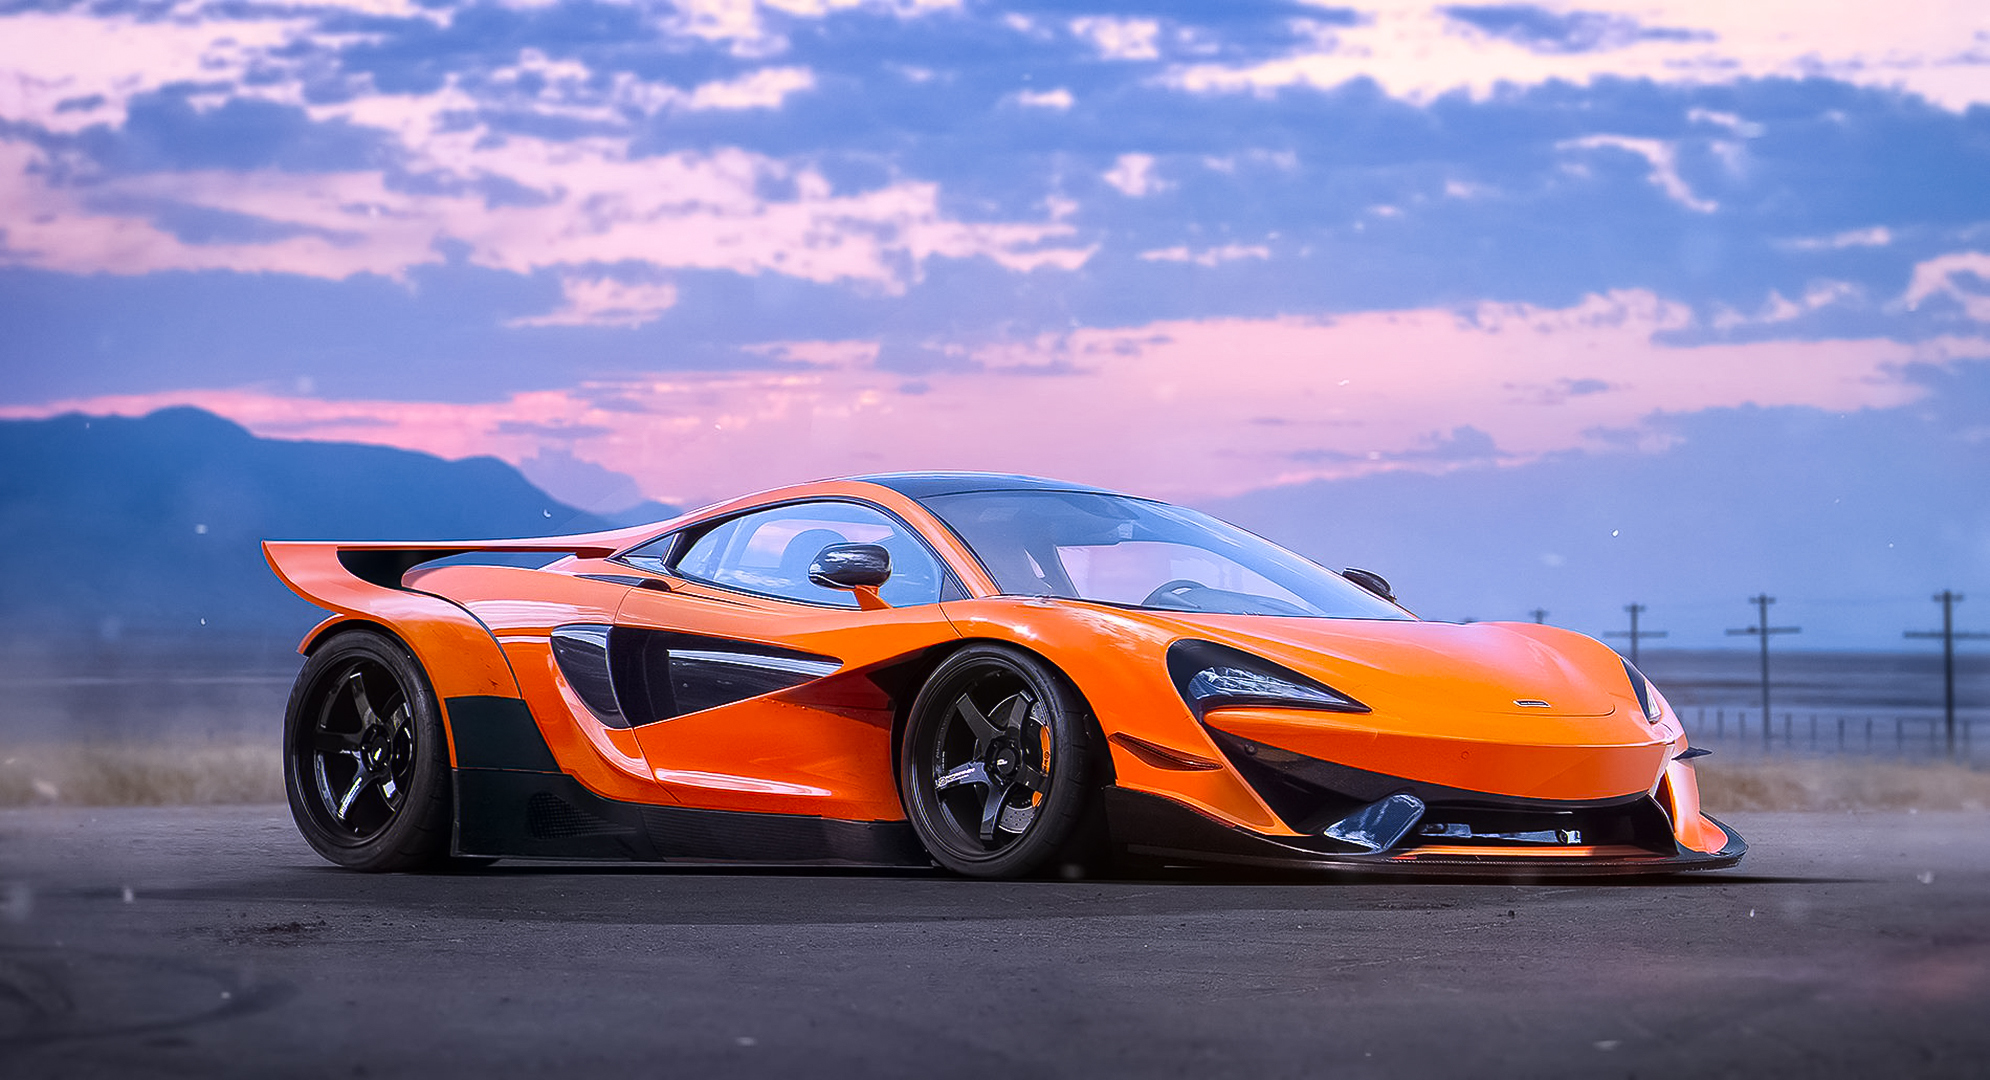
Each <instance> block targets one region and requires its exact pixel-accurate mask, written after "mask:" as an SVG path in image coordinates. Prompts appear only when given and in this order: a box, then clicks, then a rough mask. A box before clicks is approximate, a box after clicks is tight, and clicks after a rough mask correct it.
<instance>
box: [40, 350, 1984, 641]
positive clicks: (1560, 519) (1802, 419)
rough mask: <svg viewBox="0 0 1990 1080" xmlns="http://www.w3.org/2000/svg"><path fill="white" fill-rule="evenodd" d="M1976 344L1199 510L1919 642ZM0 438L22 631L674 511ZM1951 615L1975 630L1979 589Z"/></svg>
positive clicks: (1358, 552)
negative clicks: (1844, 381) (1803, 390)
mask: <svg viewBox="0 0 1990 1080" xmlns="http://www.w3.org/2000/svg"><path fill="white" fill-rule="evenodd" d="M1981 367H1982V368H1983V370H1977V369H1976V368H1971V369H1970V370H1969V371H1967V372H1966V373H1963V374H1958V375H1955V376H1950V377H1947V378H1948V379H1949V383H1950V384H1949V385H1942V386H1938V387H1933V388H1931V389H1933V390H1936V391H1937V392H1935V393H1931V394H1930V395H1929V396H1928V397H1927V398H1926V399H1924V401H1923V402H1922V403H1921V404H1920V405H1917V406H1912V407H1902V408H1894V409H1885V410H1866V411H1862V412H1855V413H1824V412H1820V411H1818V410H1814V409H1803V408H1780V409H1763V408H1756V407H1744V408H1739V409H1726V410H1712V411H1707V412H1701V413H1694V414H1691V415H1688V416H1681V417H1674V418H1670V419H1662V421H1661V423H1660V426H1659V434H1660V435H1661V436H1662V438H1663V439H1664V440H1665V441H1666V442H1667V443H1669V445H1668V446H1667V447H1666V448H1664V449H1660V450H1656V451H1650V450H1646V451H1633V450H1629V449H1627V450H1625V451H1622V452H1614V453H1572V454H1564V455H1559V456H1556V457H1553V458H1550V459H1547V460H1543V461H1538V462H1535V463H1532V464H1526V465H1518V466H1514V465H1493V464H1490V463H1488V462H1485V461H1474V460H1469V459H1468V460H1464V461H1462V462H1459V463H1455V465H1454V466H1453V467H1450V468H1449V469H1448V471H1442V472H1436V473H1431V472H1413V471H1394V472H1385V473H1378V474H1374V475H1370V476H1366V477H1361V478H1357V479H1349V480H1338V481H1321V482H1315V483H1309V484H1302V485H1287V486H1282V487H1276V488H1267V489H1261V490H1258V491H1254V492H1249V493H1246V494H1244V495H1240V496H1235V497H1231V498H1224V499H1213V500H1203V501H1202V502H1201V503H1200V507H1201V508H1202V509H1205V510H1209V511H1211V512H1213V513H1215V514H1217V515H1218V516H1220V517H1223V518H1226V519H1228V520H1231V521H1234V522H1236V523H1238V524H1240V525H1243V526H1244V527H1246V528H1250V529H1253V530H1255V531H1257V532H1259V533H1262V534H1264V535H1266V536H1269V537H1271V538H1272V539H1274V540H1277V541H1279V542H1280V543H1283V544H1285V545H1287V546H1289V547H1292V548H1294V549H1295V550H1297V551H1299V552H1301V553H1302V554H1306V555H1308V556H1310V557H1313V558H1315V559H1317V560H1319V561H1321V562H1323V563H1326V564H1327V565H1330V566H1333V567H1336V568H1339V567H1343V566H1360V567H1364V568H1367V569H1371V570H1375V571H1378V572H1380V573H1382V574H1383V575H1385V576H1386V577H1388V578H1389V579H1390V580H1391V581H1392V582H1393V583H1394V584H1395V587H1396V592H1397V594H1398V595H1399V596H1400V597H1401V598H1402V600H1403V602H1404V603H1406V604H1407V605H1408V606H1410V608H1411V609H1412V610H1415V611H1417V612H1419V613H1420V614H1422V615H1424V616H1425V617H1429V618H1438V619H1446V620H1471V619H1486V620H1492V619H1507V620H1523V619H1528V618H1530V617H1535V615H1536V614H1537V612H1538V614H1539V617H1540V618H1542V619H1544V620H1545V621H1548V622H1552V623H1555V624H1558V625H1563V626H1569V627H1572V628H1575V629H1578V630H1582V631H1584V632H1587V633H1592V634H1602V633H1607V632H1610V631H1621V630H1622V629H1623V628H1624V626H1625V624H1626V615H1625V613H1624V610H1623V609H1624V607H1625V606H1626V605H1628V604H1631V603H1639V604H1642V605H1645V607H1646V610H1645V611H1644V613H1643V615H1644V620H1643V628H1645V629H1648V630H1663V631H1665V632H1666V633H1667V635H1668V636H1667V637H1666V638H1664V639H1659V640H1658V641H1656V642H1654V643H1646V645H1645V647H1646V648H1651V647H1653V644H1658V645H1663V646H1667V647H1674V648H1710V647H1711V648H1722V647H1735V648H1742V647H1752V645H1751V643H1752V639H1738V638H1736V637H1734V636H1730V635H1728V634H1727V631H1728V630H1731V629H1745V628H1747V627H1749V626H1752V625H1755V622H1756V616H1757V614H1758V611H1759V609H1758V608H1757V607H1755V606H1754V605H1752V604H1751V603H1749V598H1750V597H1752V596H1755V595H1757V594H1761V593H1767V594H1769V595H1772V596H1774V597H1775V598H1776V600H1777V603H1776V606H1774V607H1773V608H1772V609H1771V610H1770V621H1771V624H1772V625H1776V626H1782V625H1789V626H1796V627H1800V628H1801V631H1802V632H1801V633H1800V634H1795V635H1790V636H1786V637H1779V638H1778V639H1777V643H1776V644H1777V648H1786V647H1794V648H1807V649H1819V648H1839V649H1886V650H1907V651H1918V650H1919V649H1921V648H1923V647H1924V646H1922V645H1920V644H1910V643H1907V642H1904V641H1903V640H1902V639H1901V636H1900V635H1901V632H1902V631H1903V630H1907V629H1917V630H1925V629H1930V628H1936V627H1939V626H1940V612H1939V609H1937V608H1936V607H1935V606H1934V605H1932V604H1931V603H1930V602H1929V598H1930V595H1931V594H1932V593H1933V592H1935V591H1938V590H1940V589H1944V588H1953V589H1956V590H1958V591H1960V592H1963V593H1968V592H1969V591H1970V589H1971V587H1972V586H1975V587H1977V591H1978V592H1979V593H1980V594H1981V597H1982V599H1981V604H1982V606H1983V607H1985V608H1990V485H1987V484H1985V483H1984V480H1985V478H1986V477H1990V429H1985V428H1983V427H1981V426H1980V424H1979V425H1977V426H1974V427H1972V426H1971V425H1968V424H1962V425H1958V424H1956V423H1955V422H1954V421H1955V420H1956V417H1954V416H1945V415H1939V414H1940V413H1941V412H1942V411H1943V410H1972V409H1977V408H1979V407H1980V406H1982V405H1983V404H1984V403H1985V402H1990V365H1985V366H1981ZM1957 430H1961V431H1963V432H1964V434H1963V435H1961V436H1957V435H1955V434H1953V432H1955V431H1957ZM1970 432H1975V435H1971V434H1969V433H1970ZM1472 441H1473V440H1472V439H1471V438H1470V433H1465V434H1464V435H1460V436H1457V437H1455V438H1453V439H1452V442H1453V443H1454V444H1457V445H1466V446H1469V445H1471V444H1472ZM1874 446H1884V447H1887V448H1888V452H1887V453H1885V454H1884V455H1878V456H1876V455H1874V454H1873V453H1872V452H1871V449H1870V448H1872V447H1874ZM0 461H4V462H5V463H6V466H7V467H6V468H5V469H4V470H0V614H4V615H5V616H6V617H7V620H8V626H9V633H10V634H12V635H15V636H17V637H18V636H20V635H29V636H56V637H65V638H67V637H77V636H84V637H89V638H95V639H99V640H114V639H117V638H119V637H120V636H123V635H147V636H154V637H157V636H160V635H196V634H206V635H211V636H215V637H221V636H226V635H238V634H255V635H262V636H268V635H272V634H274V635H277V636H283V635H288V634H290V633H292V632H295V631H301V630H302V629H303V628H305V627H307V626H309V625H310V624H311V622H312V621H314V620H315V618H316V609H314V608H311V607H309V606H308V605H306V604H304V603H303V602H302V601H300V600H298V599H297V598H295V597H294V596H292V595H291V594H290V592H289V591H288V590H287V589H285V588H284V587H283V585H282V584H281V583H280V582H278V581H277V579H276V578H275V576H274V575H272V574H271V573H270V571H269V569H268V567H267V566H266V565H265V564H264V562H263V559H262V555H261V551H260V549H259V547H258V543H259V541H261V540H263V539H266V538H297V539H383V538H389V539H406V540H441V539H466V538H477V537H490V536H527V535H550V534H558V533H569V532H581V531H587V530H592V529H599V528H607V527H610V526H612V525H619V524H629V523H633V522H636V521H643V520H662V519H664V518H667V517H670V516H672V515H673V514H674V513H675V512H676V511H675V510H674V509H673V508H671V507H667V506H662V505H659V504H656V503H645V504H641V505H638V506H635V507H632V508H629V509H627V510H625V511H622V512H619V513H616V514H613V515H602V514H598V513H588V512H586V511H583V510H579V509H576V508H574V507H572V506H569V505H567V504H565V503H562V502H560V501H558V500H556V499H554V498H552V497H551V496H549V495H547V494H546V493H545V492H544V491H542V490H541V489H540V488H539V487H536V486H534V485H533V483H531V482H530V481H529V480H527V479H526V477H525V476H524V475H523V474H521V473H520V471H519V470H518V469H516V468H513V467H512V466H510V465H508V464H506V463H504V462H502V461H499V460H497V459H495V458H469V459H465V460H460V461H446V460H443V459H441V458H437V457H433V456H430V455H427V454H421V453H415V452H412V451H406V450H398V449H392V448H387V447H379V446H365V445H355V444H345V443H322V442H304V441H291V440H281V439H269V438H259V437H257V436H255V435H252V434H250V433H249V432H248V431H247V430H245V429H243V428H242V427H240V426H238V425H236V424H234V423H232V422H230V421H227V420H224V419H222V418H220V417H217V416H215V415H213V414H210V413H206V412H203V411H200V410H197V409H192V408H173V409H165V410H162V411H159V412H155V413H152V414H151V415H149V416H145V417H140V418H123V417H104V416H83V415H73V414H72V415H64V416H57V417H53V418H49V419H38V420H9V421H0ZM609 475H611V476H612V475H613V474H609ZM1930 490H1934V491H1940V492H1944V493H1946V494H1945V496H1944V497H1942V498H1938V499H1929V498H1926V497H1925V496H1923V495H1922V494H1920V493H1922V492H1926V491H1930ZM1957 613H1958V620H1957V621H1958V625H1959V626H1960V627H1963V628H1970V627H1990V611H1986V612H1985V614H1984V616H1983V617H1982V618H1979V619H1973V620H1972V615H1973V614H1974V610H1973V609H1971V608H1970V607H1969V606H1968V605H1966V604H1965V605H1963V606H1961V607H1959V608H1958V609H1957ZM1618 644H1620V645H1621V644H1625V643H1624V642H1622V641H1618Z"/></svg>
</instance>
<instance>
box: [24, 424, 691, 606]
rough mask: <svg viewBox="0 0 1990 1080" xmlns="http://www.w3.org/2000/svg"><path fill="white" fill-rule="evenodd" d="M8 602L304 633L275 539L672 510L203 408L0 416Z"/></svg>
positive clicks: (448, 532)
mask: <svg viewBox="0 0 1990 1080" xmlns="http://www.w3.org/2000/svg"><path fill="white" fill-rule="evenodd" d="M0 461H4V462H6V468H5V469H4V470H0V612H4V613H5V615H6V616H7V620H8V624H9V631H10V632H11V633H13V634H16V635H21V634H26V635H36V636H47V635H53V636H57V637H72V636H76V635H87V636H92V637H96V638H100V639H107V640H114V639H117V638H119V637H122V636H125V635H140V636H154V637H156V636H160V635H189V636H190V635H201V634H205V635H208V636H212V637H216V638H220V637H235V636H240V635H244V634H266V633H269V632H277V631H280V632H285V633H287V632H289V631H298V632H301V631H302V630H303V629H304V628H306V627H309V626H310V625H311V624H312V622H314V621H316V619H317V617H318V616H319V614H320V613H318V611H317V609H316V608H313V607H311V606H310V605H307V604H305V603H304V602H303V601H301V600H299V599H297V598H296V597H295V596H293V595H292V594H291V593H290V591H289V590H288V589H286V588H285V587H284V586H283V584H282V583H281V582H280V581H278V580H277V578H276V576H275V575H274V574H272V573H271V572H270V569H269V567H268V566H267V565H266V564H265V563H264V562H263V557H262V550H261V548H260V546H259V545H260V542H261V541H262V540H264V539H270V538H285V539H319V540H360V539H396V540H446V539H472V538H480V537H493V536H534V535H552V534H558V533H571V532H585V531H589V530H593V529H603V528H609V527H611V526H613V525H618V524H627V523H629V522H631V521H635V520H660V519H662V518H667V517H670V516H671V515H672V514H673V513H675V511H674V510H672V509H671V508H670V507H667V506H660V505H658V504H654V503H649V504H644V505H641V506H637V507H633V508H631V509H629V510H628V511H626V512H625V513H623V514H619V515H616V516H615V517H614V518H608V517H603V516H599V515H596V514H590V513H585V512H583V511H580V510H576V509H574V508H573V507H571V506H567V505H565V504H563V503H560V502H558V501H556V500H554V499H552V498H551V497H549V496H548V495H546V494H545V493H544V492H543V491H541V490H540V489H539V488H537V487H535V486H533V485H532V484H531V483H530V482H528V481H527V480H526V479H525V478H524V477H523V476H522V475H520V473H519V471H518V470H517V469H515V468H513V467H512V466H510V465H507V464H505V463H504V462H502V461H499V460H497V459H496V458H488V457H478V458H468V459H464V460H461V461H445V460H443V459H441V458H438V457H434V456H431V455H428V454H421V453H414V452H411V451H407V450H397V449H392V448H388V447H380V446H361V445H354V444H347V443H321V442H296V441H287V440H280V439H265V438H258V437H256V436H254V435H252V434H250V433H249V432H248V431H247V430H245V429H243V428H242V427H240V426H238V425H236V424H234V423H231V422H230V421H227V420H224V419H222V418H221V417H218V416H215V415H213V414H212V413H208V412H204V411H201V410H199V409H192V408H173V409H163V410H160V411H158V412H155V413H152V414H150V415H148V416H144V417H140V418H126V417H115V416H111V417H105V416H82V415H75V414H71V415H64V416H57V417H52V418H49V419H44V420H11V421H4V422H0Z"/></svg>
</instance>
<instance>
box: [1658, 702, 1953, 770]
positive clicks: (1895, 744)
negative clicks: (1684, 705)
mask: <svg viewBox="0 0 1990 1080" xmlns="http://www.w3.org/2000/svg"><path fill="white" fill-rule="evenodd" d="M1679 712H1680V719H1681V720H1683V721H1685V722H1686V737H1687V739H1688V740H1689V741H1690V742H1692V743H1693V744H1694V745H1696V746H1705V747H1707V748H1709V749H1714V750H1719V751H1721V752H1722V753H1724V754H1731V755H1735V756H1742V757H1749V756H1775V755H1788V756H1800V755H1804V756H1807V755H1854V756H1864V757H1878V758H1890V759H1895V760H1904V761H1938V760H1947V759H1951V758H1952V759H1954V760H1956V761H1959V762H1963V763H1965V764H1969V765H1972V766H1990V745H1986V743H1990V730H1986V731H1985V733H1984V735H1982V736H1978V735H1976V734H1975V733H1974V730H1973V729H1974V728H1975V726H1976V725H1977V724H1978V723H1982V722H1985V721H1984V718H1982V717H1972V716H1957V717H1956V719H1955V730H1954V733H1953V745H1951V734H1950V731H1949V727H1948V723H1947V721H1946V719H1945V718H1944V717H1942V716H1940V715H1934V716H1925V715H1924V716H1901V715H1891V716H1889V715H1875V714H1866V715H1846V714H1836V715H1834V714H1830V713H1820V712H1804V711H1801V710H1790V711H1782V710H1778V711H1776V712H1774V713H1772V714H1770V716H1769V717H1768V723H1766V724H1765V723H1764V722H1763V714H1762V710H1760V709H1728V708H1715V707H1696V708H1691V709H1682V710H1680V711H1679Z"/></svg>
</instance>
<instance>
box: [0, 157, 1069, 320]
mask: <svg viewBox="0 0 1990 1080" xmlns="http://www.w3.org/2000/svg"><path fill="white" fill-rule="evenodd" d="M483 138H484V135H482V134H480V133H479V132H476V131H468V132H461V133H450V132H434V133H432V134H431V136H430V138H429V140H428V142H427V143H426V144H425V145H426V148H427V149H428V150H429V151H430V153H431V156H432V158H433V159H434V160H436V161H437V162H438V163H440V162H454V163H460V164H459V166H458V169H456V170H452V171H453V172H454V175H457V176H466V175H469V176H474V175H477V174H478V173H479V172H482V173H484V174H485V175H487V176H491V175H495V176H502V177H504V178H506V179H507V180H509V181H511V182H512V183H514V184H516V185H518V186H519V187H520V188H522V189H524V190H526V191H529V192H536V193H540V194H541V196H542V197H541V198H539V199H536V200H533V201H529V202H516V203H493V202H492V201H491V200H490V199H488V198H486V197H485V196H484V195H483V194H482V193H481V192H479V191H477V190H474V189H467V188H464V187H461V186H458V187H456V188H455V189H454V190H451V189H450V187H449V186H447V185H437V186H438V187H441V188H442V190H439V191H409V190H405V189H401V188H397V187H395V186H393V185H392V184H390V183H389V180H388V178H387V177H386V176H385V175H384V174H382V173H379V172H371V171H368V172H338V173H323V174H309V175H306V174H295V173H286V172H279V171H274V170H258V171H252V172H212V171H195V172H174V173H154V174H144V175H137V176H111V177H103V178H101V179H98V180H97V181H95V182H94V183H91V184H89V185H88V186H66V185H58V184H55V183H52V182H51V181H50V178H49V177H48V175H47V165H46V160H45V158H44V157H43V156H42V155H41V154H40V153H39V152H38V151H36V150H34V149H32V148H30V147H28V146H25V145H23V144H20V143H7V142H0V203H4V204H5V205H9V206H12V207H16V208H18V210H19V211H20V213H19V216H17V217H15V218H13V219H12V220H11V221H9V222H8V223H7V224H6V233H5V246H4V248H3V249H0V261H5V262H8V263H13V264H15V265H26V266H33V267H38V268H43V269H51V270H59V271H62V272H65V273H72V274H88V273H118V274H143V273H150V272H153V271H159V270H199V269H226V270H236V271H246V272H266V271H277V272H282V273H291V274H303V275H308V276H313V277H325V278H344V277H349V276H351V275H354V274H379V275H382V276H386V277H392V278H397V279H398V278H401V277H403V276H404V275H405V273H406V272H407V270H409V269H410V268H412V267H415V266H419V265H423V264H429V263H439V262H441V261H443V260H444V258H445V250H446V249H447V247H448V246H449V245H452V244H453V245H459V246H460V247H461V249H462V250H463V251H464V252H465V257H466V258H467V260H468V261H469V262H471V263H473V264H475V265H478V266H486V267H492V268H496V269H501V270H507V271H511V272H513V273H530V272H533V271H535V270H538V269H542V268H547V267H572V266H578V265H584V264H589V263H623V262H633V263H642V264H646V265H649V266H653V267H658V268H664V269H673V268H700V269H714V270H729V271H732V272H734V273H738V274H746V275H759V274H768V273H778V274H785V275H789V276H792V277H796V278H802V279H805V280H809V281H817V282H845V283H854V284H859V285H867V286H870V287H872V288H875V289H879V290H882V291H884V292H886V293H897V292H902V291H903V290H904V289H905V287H906V286H907V285H908V284H909V283H910V282H912V281H914V280H916V279H917V278H918V276H919V274H920V272H921V267H922V266H923V264H924V263H925V262H926V261H927V260H929V259H932V258H936V257H944V258H954V259H967V258H977V257H980V258H988V259H992V260H993V261H995V262H996V263H997V264H999V265H1001V266H1002V267H1004V268H1006V269H1009V270H1012V271H1019V272H1027V271H1030V270H1035V269H1038V268H1042V267H1056V268H1060V269H1074V268H1076V267H1078V266H1081V265H1083V264H1084V262H1085V260H1086V259H1087V258H1089V257H1090V254H1091V250H1090V249H1089V248H1076V247H1071V246H1068V245H1060V244H1059V243H1058V242H1059V241H1061V240H1063V239H1064V238H1066V237H1068V236H1069V235H1070V234H1071V233H1072V232H1073V229H1072V227H1071V226H1069V225H1064V224H1056V223H1049V222H1045V223H1025V222H987V223H981V222H962V221H957V220H952V219H950V218H948V217H947V216H946V215H945V214H944V213H943V212H942V211H941V209H940V194H939V189H938V186H937V185H935V184H931V183H921V182H914V181H902V182H899V183H896V184H892V185H889V186H887V187H883V188H879V189H874V190H871V191H861V192H857V193H854V194H850V195H838V194H835V193H833V192H832V190H831V188H830V184H829V182H828V181H827V180H826V179H824V178H823V177H822V175H821V174H820V173H818V172H816V171H814V170H813V169H810V168H806V167H796V166H793V165H789V164H787V163H785V162H781V161H778V160H775V159H772V158H768V157H765V156H762V155H757V154H752V153H748V152H746V151H743V150H731V149H722V150H718V151H714V152H712V153H675V154H667V155H662V156H656V157H643V158H636V157H631V156H630V155H629V154H628V152H627V151H626V149H625V147H624V145H623V144H622V143H621V142H619V141H617V140H612V139H592V138H589V139H575V140H572V141H568V142H564V143H556V142H551V141H547V140H539V139H530V138H513V139H509V140H506V141H504V142H503V143H502V144H501V145H497V146H489V145H485V144H483V142H482V140H483ZM779 188H786V189H788V191H789V192H790V193H791V194H789V195H788V196H787V197H785V198H769V197H768V196H767V194H766V192H768V191H769V190H770V189H779ZM156 204H171V205H175V206H182V207H193V208H207V209H211V210H216V211H227V212H230V213H236V214H245V215H249V216H251V217H254V218H258V219H262V220H263V221H266V222H269V223H273V224H274V225H277V226H285V227H288V228H287V229H280V230H278V232H277V234H276V235H273V236H271V237H270V238H269V239H267V240H266V241H263V242H250V241H238V242H233V243H205V244H195V243H188V242H186V241H185V240H183V239H181V238H180V237H179V236H177V235H175V234H174V233H173V232H172V231H171V230H169V229H167V228H165V227H162V225H161V224H160V223H158V222H157V221H156V220H153V219H152V218H151V217H149V216H148V215H146V214H143V213H140V212H136V211H133V210H130V209H125V208H126V207H136V206H147V205H156Z"/></svg>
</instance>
